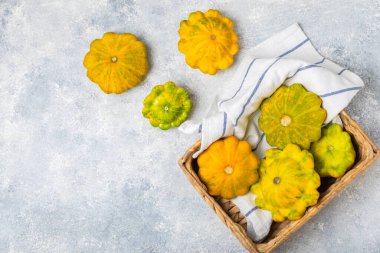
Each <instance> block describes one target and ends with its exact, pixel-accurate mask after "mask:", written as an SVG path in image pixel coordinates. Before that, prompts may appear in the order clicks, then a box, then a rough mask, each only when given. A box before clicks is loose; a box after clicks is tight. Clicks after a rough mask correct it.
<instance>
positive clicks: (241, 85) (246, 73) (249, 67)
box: [219, 58, 256, 105]
mask: <svg viewBox="0 0 380 253" xmlns="http://www.w3.org/2000/svg"><path fill="white" fill-rule="evenodd" d="M255 61H256V58H254V59H253V60H252V61H251V63H250V64H249V66H248V68H247V71H246V72H245V75H244V78H243V81H242V82H241V84H240V87H239V89H238V90H237V91H236V92H235V94H234V95H233V96H232V97H230V98H228V99H225V100H222V101H221V102H220V103H219V105H221V104H223V103H224V102H227V101H229V100H231V99H233V98H234V97H235V96H236V95H237V94H238V93H239V91H240V90H241V88H242V87H243V84H244V81H245V78H246V77H247V75H248V73H249V70H250V69H251V67H252V64H253V63H254V62H255Z"/></svg>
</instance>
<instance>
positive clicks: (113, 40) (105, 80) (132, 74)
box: [83, 32, 149, 94]
mask: <svg viewBox="0 0 380 253" xmlns="http://www.w3.org/2000/svg"><path fill="white" fill-rule="evenodd" d="M83 65H84V66H85V67H86V69H87V76H88V78H90V79H91V81H93V82H94V83H97V84H98V85H99V87H100V88H101V89H102V90H103V91H104V92H105V93H117V94H118V93H122V92H124V91H126V90H128V89H130V88H133V87H135V86H136V85H138V84H139V83H140V82H141V81H142V80H143V78H144V77H145V75H146V74H147V72H148V69H149V65H148V60H147V53H146V48H145V45H144V44H143V43H142V42H141V41H139V40H137V38H136V36H135V35H133V34H130V33H124V34H116V33H113V32H108V33H105V34H104V35H103V38H101V39H96V40H94V41H93V42H92V43H91V46H90V51H89V52H88V53H87V54H86V56H85V58H84V61H83Z"/></svg>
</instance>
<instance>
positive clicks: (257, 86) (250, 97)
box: [235, 58, 281, 125]
mask: <svg viewBox="0 0 380 253" xmlns="http://www.w3.org/2000/svg"><path fill="white" fill-rule="evenodd" d="M280 59H281V58H277V59H276V60H275V61H274V62H273V63H272V64H271V65H269V67H268V68H267V69H266V70H265V71H264V73H263V74H262V75H261V77H260V79H259V80H258V81H257V83H256V86H255V88H254V89H253V91H252V93H251V95H249V98H248V100H247V102H246V103H245V104H244V106H243V110H241V112H240V114H239V116H238V117H237V119H236V122H235V125H237V123H238V121H239V119H240V117H241V115H243V113H244V111H245V108H246V107H247V105H248V104H249V102H251V99H252V98H253V96H254V95H255V93H256V91H257V89H258V88H259V87H260V84H261V82H262V81H263V79H264V77H265V75H266V74H267V72H268V71H269V69H270V68H271V67H272V66H273V65H274V64H275V63H276V62H278V60H280Z"/></svg>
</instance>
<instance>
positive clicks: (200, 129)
mask: <svg viewBox="0 0 380 253" xmlns="http://www.w3.org/2000/svg"><path fill="white" fill-rule="evenodd" d="M200 132H202V124H200V125H199V127H198V133H200Z"/></svg>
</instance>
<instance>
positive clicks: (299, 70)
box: [180, 24, 364, 240]
mask: <svg viewBox="0 0 380 253" xmlns="http://www.w3.org/2000/svg"><path fill="white" fill-rule="evenodd" d="M224 83H225V86H224V89H223V91H222V94H221V95H220V96H217V97H216V101H217V103H216V106H212V107H211V111H209V112H208V113H207V116H206V117H205V118H204V119H203V120H202V122H201V123H195V122H193V121H186V122H184V123H183V124H182V125H181V127H180V130H181V131H182V132H184V133H188V134H191V133H196V132H198V133H201V136H202V142H201V148H200V150H199V151H198V152H197V153H195V154H194V157H197V156H198V155H199V154H200V153H201V152H202V151H204V150H205V149H207V147H208V146H209V145H210V144H212V143H213V142H214V141H216V140H218V139H220V138H221V137H225V136H230V135H235V136H236V137H238V138H240V139H246V140H247V141H248V142H249V143H250V144H251V145H252V147H253V148H254V150H255V152H256V154H257V155H258V156H259V157H263V156H264V152H265V150H267V149H268V148H270V146H269V145H268V143H267V142H266V140H265V135H264V134H263V133H262V132H261V131H260V129H259V128H258V123H257V121H258V118H259V115H260V110H258V109H259V106H260V104H261V102H262V101H263V100H264V99H265V98H267V97H269V96H270V95H271V94H272V93H273V92H274V91H275V90H276V89H277V88H278V87H279V86H280V85H282V84H285V85H291V84H293V83H301V84H302V85H303V86H304V87H305V88H306V89H307V90H309V91H311V92H313V93H315V94H317V95H319V96H320V97H321V98H322V100H323V107H324V108H325V109H326V111H327V118H326V121H325V123H328V122H330V121H331V120H332V119H333V118H335V117H336V116H337V115H338V114H339V112H340V111H342V110H343V109H344V108H345V107H346V106H347V105H348V103H349V102H350V101H351V99H352V98H353V97H354V95H355V94H356V93H357V92H358V90H359V89H360V88H362V87H363V86H364V84H363V81H362V80H361V79H360V77H358V76H357V75H356V74H354V73H352V72H351V71H349V70H347V69H345V68H342V67H340V66H339V65H337V64H335V63H333V62H332V61H330V60H328V59H325V58H324V57H322V56H321V55H320V54H319V53H318V52H317V51H316V50H315V48H314V47H313V45H312V44H311V42H310V40H309V38H308V37H307V36H306V35H305V34H304V32H303V31H302V29H301V28H300V27H299V25H298V24H294V25H292V26H290V27H288V28H287V29H285V30H284V31H282V32H280V33H278V34H276V35H274V36H273V37H271V38H269V39H267V40H266V41H264V42H263V43H261V44H259V45H258V46H256V47H254V48H253V49H252V50H251V52H250V54H249V55H248V56H247V57H245V58H244V59H243V60H242V62H241V63H240V65H239V67H238V69H237V71H236V73H235V75H234V76H233V78H232V79H231V80H226V81H225V82H224ZM239 198H241V197H238V198H237V199H235V200H233V202H235V203H237V205H238V207H239V208H240V207H241V206H242V203H241V202H242V201H239ZM243 198H244V197H243ZM243 202H244V201H243ZM249 203H251V202H249ZM251 204H252V203H251ZM252 208H255V205H254V202H253V204H252ZM255 210H257V209H255ZM247 220H248V222H249V223H251V224H258V222H257V217H256V216H252V215H250V216H248V217H247ZM261 224H265V225H263V226H266V228H267V227H268V226H270V224H271V220H270V221H269V219H264V220H263V221H262V222H261ZM249 227H250V226H248V228H249ZM253 230H254V231H248V232H249V233H250V235H251V237H252V238H259V237H260V236H263V237H262V238H264V237H265V235H260V236H257V233H256V232H257V231H267V230H266V229H262V228H258V227H256V228H253ZM268 231H269V230H268ZM255 235H256V236H255ZM262 238H261V239H262ZM255 240H260V239H255Z"/></svg>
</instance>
